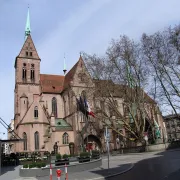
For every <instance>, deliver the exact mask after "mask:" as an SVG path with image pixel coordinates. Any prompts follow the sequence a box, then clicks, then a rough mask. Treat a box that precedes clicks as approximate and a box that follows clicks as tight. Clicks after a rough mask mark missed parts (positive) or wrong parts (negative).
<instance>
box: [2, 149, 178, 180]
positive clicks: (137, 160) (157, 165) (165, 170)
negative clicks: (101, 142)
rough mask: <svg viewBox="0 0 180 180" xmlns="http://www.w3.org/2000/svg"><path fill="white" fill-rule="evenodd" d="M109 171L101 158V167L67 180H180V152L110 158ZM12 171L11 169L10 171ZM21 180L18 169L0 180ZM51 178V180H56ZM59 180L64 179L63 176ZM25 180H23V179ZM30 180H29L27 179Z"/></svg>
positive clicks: (74, 175)
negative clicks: (109, 176)
mask: <svg viewBox="0 0 180 180" xmlns="http://www.w3.org/2000/svg"><path fill="white" fill-rule="evenodd" d="M131 163H134V164H135V166H134V167H133V168H132V169H131V170H130V171H128V172H126V173H124V174H121V175H119V176H115V177H111V178H103V177H106V176H108V175H110V174H116V173H119V172H122V171H124V170H127V169H129V168H130V167H131V166H132V164H131ZM110 168H111V169H110V171H108V170H107V158H106V157H103V165H102V167H101V168H96V169H93V170H90V171H83V172H81V173H73V174H69V180H88V179H89V180H90V179H94V180H95V179H96V180H98V179H99V180H100V179H110V180H115V179H122V180H134V179H137V180H144V179H146V180H150V179H151V180H152V179H153V180H163V179H164V180H179V179H180V171H179V169H180V151H173V152H159V153H158V152H153V153H142V154H129V155H123V156H111V157H110ZM12 170H13V169H12ZM13 179H17V180H23V178H20V177H19V176H18V169H17V168H16V170H15V171H8V172H6V173H4V174H3V175H2V176H1V177H0V180H13ZM31 179H32V180H37V179H38V180H49V177H37V178H31ZM56 179H57V178H56V176H55V175H54V176H53V180H56ZM61 179H65V177H64V175H63V176H62V177H61ZM24 180H25V179H24ZM29 180H30V179H29Z"/></svg>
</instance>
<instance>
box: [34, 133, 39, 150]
mask: <svg viewBox="0 0 180 180" xmlns="http://www.w3.org/2000/svg"><path fill="white" fill-rule="evenodd" d="M34 147H35V150H39V133H38V132H37V131H36V132H35V133H34Z"/></svg>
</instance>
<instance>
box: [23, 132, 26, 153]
mask: <svg viewBox="0 0 180 180" xmlns="http://www.w3.org/2000/svg"><path fill="white" fill-rule="evenodd" d="M23 139H24V141H23V142H24V143H23V145H24V151H26V150H27V134H26V133H25V132H24V133H23Z"/></svg>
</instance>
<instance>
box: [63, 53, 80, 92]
mask: <svg viewBox="0 0 180 180" xmlns="http://www.w3.org/2000/svg"><path fill="white" fill-rule="evenodd" d="M80 60H82V57H81V56H80V58H79V60H78V62H77V63H76V64H75V65H74V66H73V67H72V68H71V70H70V71H69V72H68V73H67V74H66V76H65V79H64V89H66V88H68V85H69V84H70V83H71V81H72V80H73V77H74V74H75V72H76V69H77V67H78V64H79V61H80Z"/></svg>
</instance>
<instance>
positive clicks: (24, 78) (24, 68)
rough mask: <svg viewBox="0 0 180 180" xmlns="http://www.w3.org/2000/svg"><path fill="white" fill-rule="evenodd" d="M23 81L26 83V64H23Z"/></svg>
mask: <svg viewBox="0 0 180 180" xmlns="http://www.w3.org/2000/svg"><path fill="white" fill-rule="evenodd" d="M22 79H23V81H26V63H23V69H22Z"/></svg>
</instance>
